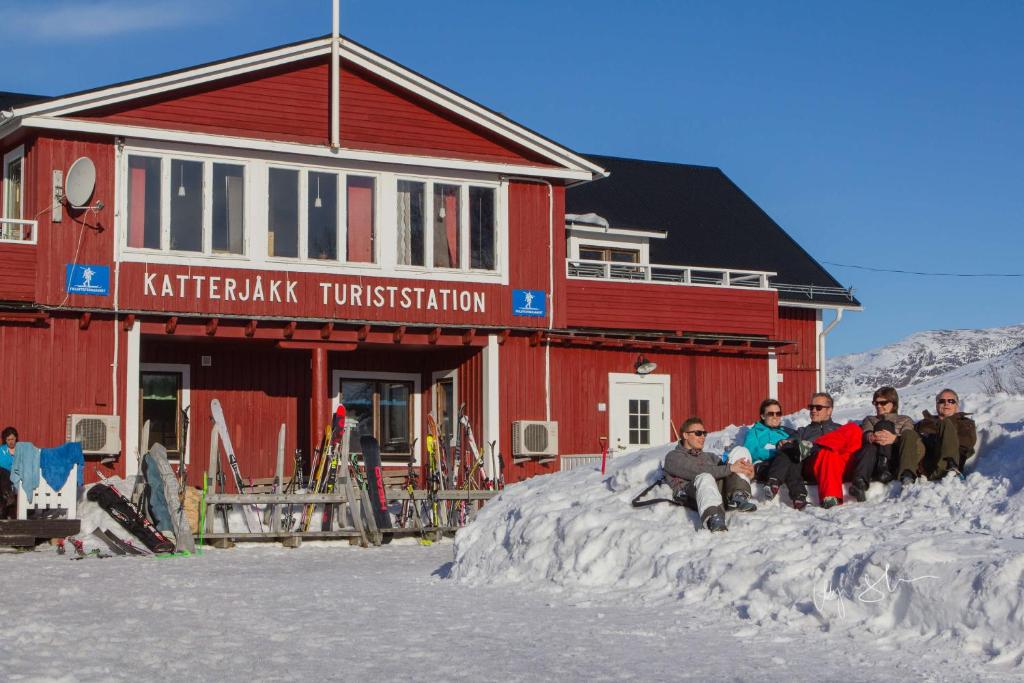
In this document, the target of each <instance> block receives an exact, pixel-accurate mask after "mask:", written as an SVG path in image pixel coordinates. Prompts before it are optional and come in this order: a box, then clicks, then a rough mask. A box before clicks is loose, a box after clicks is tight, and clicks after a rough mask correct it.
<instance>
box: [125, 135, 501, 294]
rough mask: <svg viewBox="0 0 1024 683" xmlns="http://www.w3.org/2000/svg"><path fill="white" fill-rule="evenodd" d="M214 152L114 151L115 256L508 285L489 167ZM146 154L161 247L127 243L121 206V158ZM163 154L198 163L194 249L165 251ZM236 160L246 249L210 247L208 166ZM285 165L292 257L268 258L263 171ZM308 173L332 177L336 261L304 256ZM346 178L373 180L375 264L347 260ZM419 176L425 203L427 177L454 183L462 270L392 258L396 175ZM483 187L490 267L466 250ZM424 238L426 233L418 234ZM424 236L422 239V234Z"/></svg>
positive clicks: (160, 146)
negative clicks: (240, 169) (489, 213)
mask: <svg viewBox="0 0 1024 683" xmlns="http://www.w3.org/2000/svg"><path fill="white" fill-rule="evenodd" d="M225 151H226V152H227V153H226V154H221V153H220V152H221V150H220V148H217V149H216V150H213V151H209V150H202V151H197V150H196V149H195V148H194V147H191V146H189V145H186V144H181V143H171V142H167V143H160V142H153V141H146V142H143V141H132V142H131V143H130V144H126V145H125V146H124V148H123V149H122V150H121V153H120V155H119V159H118V166H117V168H118V175H119V179H118V183H117V187H118V195H119V197H118V202H117V204H118V211H117V227H118V230H119V238H118V239H117V242H116V243H117V245H118V254H117V257H118V259H119V260H120V261H124V262H142V263H149V264H167V265H184V266H197V267H216V266H218V265H224V266H225V267H230V268H238V269H252V270H279V269H280V266H281V265H282V264H286V265H287V268H288V270H289V271H292V272H309V273H325V274H336V275H376V276H379V277H393V278H401V279H418V280H434V281H448V282H473V283H489V284H501V285H507V284H508V283H509V259H508V229H509V227H508V226H509V215H508V214H509V210H508V191H509V190H508V188H509V183H508V181H507V180H506V179H503V178H501V177H500V176H498V175H496V174H491V173H476V172H471V171H446V170H443V169H437V170H436V171H435V172H432V173H429V174H427V173H418V172H410V171H411V169H409V168H408V167H395V166H394V165H389V164H384V163H378V162H363V163H355V162H351V161H349V162H347V163H346V164H345V165H344V166H342V165H340V164H337V165H331V164H329V163H326V162H325V161H324V160H323V159H322V158H318V157H308V156H307V157H299V156H296V155H292V154H280V153H260V152H256V151H253V152H252V156H248V157H240V156H239V155H238V151H237V150H225ZM129 156H148V157H158V158H160V159H161V169H162V170H161V249H159V250H157V249H146V248H140V247H129V246H128V244H127V213H128V212H127V207H128V192H127V190H128V183H127V176H128V157H129ZM170 159H180V160H184V161H202V162H203V163H204V167H203V182H204V189H203V192H204V204H203V245H204V250H203V252H202V253H199V252H184V251H170V250H169V249H168V248H167V247H168V246H169V243H170V192H171V189H172V187H171V186H172V185H173V179H172V178H170V165H171V163H170ZM213 163H225V164H237V165H242V166H244V167H245V186H244V187H245V240H244V244H245V248H244V254H242V255H238V254H220V253H218V254H214V253H212V249H211V245H212V239H213V237H212V229H211V228H212V187H211V186H212V183H211V182H210V181H211V177H212V164H213ZM271 167H274V168H287V169H295V170H299V171H300V175H299V178H300V180H299V195H300V196H299V202H300V211H299V257H298V258H291V257H271V256H269V255H268V254H267V246H268V245H267V208H268V206H267V200H268V196H267V195H268V192H267V190H268V169H269V168H271ZM310 172H322V173H333V174H336V175H337V177H338V212H339V215H338V236H337V237H338V259H337V260H319V259H310V258H309V255H308V243H307V242H308V235H307V234H306V233H307V230H308V215H307V214H308V206H307V204H308V196H307V195H308V185H307V183H308V180H309V173H310ZM350 176H361V177H371V178H373V179H374V183H375V193H374V195H375V196H374V202H375V204H374V217H375V226H374V229H375V239H374V242H375V244H374V252H375V253H374V261H375V262H374V263H352V262H349V261H348V260H347V256H348V255H347V254H346V253H345V252H346V249H347V244H346V241H347V234H346V230H347V216H346V209H347V207H346V199H347V192H346V187H347V185H346V183H347V178H348V177H350ZM399 179H401V180H412V181H415V182H423V183H425V184H426V185H427V186H428V187H427V195H428V198H429V199H430V203H432V183H442V184H451V185H458V186H459V187H460V201H461V202H462V206H461V207H460V208H461V209H462V216H461V218H460V220H461V223H462V225H461V227H462V231H461V232H462V234H461V236H460V245H459V249H460V263H461V264H462V266H463V267H461V268H457V269H456V268H437V269H435V268H433V267H427V266H408V265H399V264H398V262H397V261H398V259H397V204H396V202H397V191H398V180H399ZM471 186H472V187H483V188H488V189H493V190H494V192H495V197H494V203H495V207H494V213H495V225H494V230H495V239H494V250H495V254H494V257H495V268H494V270H483V269H475V268H470V251H469V239H470V235H469V210H468V207H469V188H470V187H471ZM426 218H427V220H428V225H427V226H425V227H426V228H427V234H428V235H430V234H431V232H432V230H431V229H430V228H432V225H430V224H429V219H430V214H427V216H426ZM425 237H426V236H425ZM425 241H426V240H425ZM425 249H427V255H429V258H430V259H431V260H432V258H433V254H432V251H431V250H430V245H425Z"/></svg>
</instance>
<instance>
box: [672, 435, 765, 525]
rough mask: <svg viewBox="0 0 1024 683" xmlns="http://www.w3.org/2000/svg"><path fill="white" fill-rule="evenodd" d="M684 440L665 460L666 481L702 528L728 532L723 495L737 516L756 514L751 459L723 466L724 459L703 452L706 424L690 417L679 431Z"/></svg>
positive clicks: (680, 441) (747, 457)
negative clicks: (752, 488)
mask: <svg viewBox="0 0 1024 683" xmlns="http://www.w3.org/2000/svg"><path fill="white" fill-rule="evenodd" d="M680 432H682V438H681V439H680V440H679V443H678V444H677V445H676V447H675V449H673V450H672V451H671V452H670V453H669V454H668V455H666V456H665V466H664V470H665V478H666V479H667V480H668V483H669V485H670V486H671V487H672V493H673V495H674V497H675V499H676V500H677V501H679V502H680V503H682V504H683V505H685V506H686V507H688V508H690V509H692V510H696V511H697V512H698V513H699V514H700V521H701V524H703V525H704V526H706V527H707V528H708V530H710V531H727V530H728V527H727V526H726V524H725V510H724V509H723V508H722V495H723V493H724V494H725V500H726V501H728V507H729V509H731V510H736V511H738V512H753V511H754V510H756V509H757V506H756V505H754V504H753V503H752V502H751V501H750V480H751V479H752V478H753V476H754V465H753V463H752V462H750V459H749V457H750V456H749V455H747V456H746V458H745V459H740V458H735V459H734V458H732V457H731V456H730V461H729V462H722V456H720V455H718V454H716V453H708V452H706V451H705V450H704V440H705V439H706V438H707V430H706V429H704V421H703V420H701V419H700V418H699V417H691V418H690V419H688V420H686V421H685V422H684V423H683V426H682V427H681V428H680Z"/></svg>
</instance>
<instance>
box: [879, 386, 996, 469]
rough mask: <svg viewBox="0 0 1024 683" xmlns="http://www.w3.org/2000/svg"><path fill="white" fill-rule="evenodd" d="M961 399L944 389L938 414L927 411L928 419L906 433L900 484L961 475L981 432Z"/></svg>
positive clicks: (938, 406)
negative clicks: (965, 410) (926, 478)
mask: <svg viewBox="0 0 1024 683" xmlns="http://www.w3.org/2000/svg"><path fill="white" fill-rule="evenodd" d="M959 407H960V397H959V396H958V395H957V393H956V392H955V391H953V390H952V389H943V390H942V391H940V392H939V393H938V395H937V396H936V397H935V412H936V413H937V414H935V415H932V414H931V413H929V412H928V411H927V410H926V411H924V419H922V420H921V421H920V422H918V423H917V424H916V425H914V429H913V431H908V432H906V438H904V439H903V441H902V443H901V444H900V449H899V457H900V462H899V471H900V481H901V482H902V483H903V485H904V486H907V485H909V484H913V483H914V482H915V481H917V477H918V475H921V474H923V475H925V476H926V477H928V478H929V479H930V480H933V481H935V480H938V479H942V478H943V477H944V476H946V474H948V473H950V472H955V473H960V472H963V470H964V465H966V464H967V460H968V459H970V457H971V456H972V455H974V447H975V445H976V444H977V443H978V430H977V426H976V425H975V424H974V420H972V419H971V418H969V417H967V415H968V413H965V412H962V411H960V410H959Z"/></svg>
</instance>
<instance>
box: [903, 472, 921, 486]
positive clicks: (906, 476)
mask: <svg viewBox="0 0 1024 683" xmlns="http://www.w3.org/2000/svg"><path fill="white" fill-rule="evenodd" d="M916 481H917V475H916V474H914V473H913V472H911V471H910V470H903V473H902V474H901V475H900V483H901V484H903V487H904V488H906V487H908V486H910V485H911V484H913V483H914V482H916Z"/></svg>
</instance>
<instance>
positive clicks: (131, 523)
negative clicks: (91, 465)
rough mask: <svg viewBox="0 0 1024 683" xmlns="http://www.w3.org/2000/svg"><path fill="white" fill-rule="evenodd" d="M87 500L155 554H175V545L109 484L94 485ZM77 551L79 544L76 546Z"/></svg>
mask: <svg viewBox="0 0 1024 683" xmlns="http://www.w3.org/2000/svg"><path fill="white" fill-rule="evenodd" d="M86 498H88V499H89V500H91V501H93V502H94V503H97V504H99V506H100V507H101V508H103V509H104V510H106V512H107V514H108V515H110V516H111V517H113V518H114V519H115V520H117V522H118V523H119V524H120V525H121V526H123V527H124V528H125V529H126V530H127V531H128V532H129V533H131V534H132V535H133V536H135V537H136V538H138V539H139V540H140V541H142V542H143V543H144V544H145V545H146V547H147V548H149V549H150V550H152V551H153V552H155V553H165V552H173V551H174V544H173V543H171V541H170V540H169V539H168V538H167V537H166V536H164V535H163V534H162V533H160V532H159V531H157V529H156V527H154V526H153V523H152V522H150V521H149V520H148V519H146V518H145V517H144V516H143V515H142V514H141V513H140V512H139V510H138V509H137V508H136V507H135V506H134V505H132V502H131V501H130V500H128V499H127V498H125V497H124V496H123V495H121V492H120V491H118V490H117V489H115V488H114V487H112V486H109V485H107V484H103V483H100V484H94V485H93V486H92V488H90V489H89V492H88V493H87V494H86ZM76 549H77V544H76Z"/></svg>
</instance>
